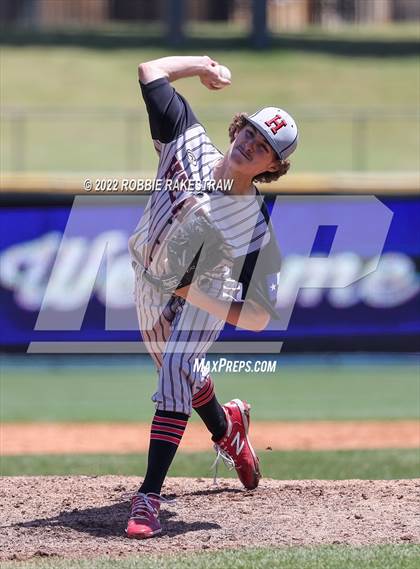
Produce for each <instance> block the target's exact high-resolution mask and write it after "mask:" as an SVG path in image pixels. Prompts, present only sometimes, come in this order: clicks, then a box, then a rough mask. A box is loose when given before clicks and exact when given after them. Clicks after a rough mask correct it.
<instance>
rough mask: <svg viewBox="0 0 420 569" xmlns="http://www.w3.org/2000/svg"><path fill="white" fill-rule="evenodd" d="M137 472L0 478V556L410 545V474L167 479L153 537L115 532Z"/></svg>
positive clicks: (414, 502) (414, 488) (121, 525)
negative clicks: (253, 481) (253, 482)
mask: <svg viewBox="0 0 420 569" xmlns="http://www.w3.org/2000/svg"><path fill="white" fill-rule="evenodd" d="M138 482H139V479H138V478H129V477H119V476H102V477H90V476H62V477H60V476H42V477H10V478H6V477H5V478H3V479H2V490H1V497H0V499H1V503H2V506H3V511H4V515H3V523H2V526H1V530H0V551H1V554H0V558H1V559H3V560H5V559H28V558H31V557H36V556H59V557H96V556H105V555H110V556H115V557H119V556H122V555H130V554H139V553H144V554H150V553H164V552H172V553H174V552H180V551H186V550H188V551H192V550H195V551H197V550H208V549H222V548H235V547H252V546H270V545H275V546H292V545H293V546H297V545H312V546H314V545H320V544H336V543H342V544H352V545H373V544H383V543H420V529H419V524H418V519H417V518H418V512H419V511H420V508H419V506H420V504H419V498H418V490H419V489H420V480H394V481H378V480H377V481H363V480H349V481H348V480H347V481H318V480H317V481H298V482H295V481H280V480H268V479H266V480H262V481H261V484H260V487H259V488H258V489H257V490H254V491H252V492H250V491H245V490H243V489H242V487H241V485H240V483H239V482H237V481H236V480H221V481H220V482H219V484H218V485H217V486H214V485H213V484H212V481H211V480H209V479H202V478H199V479H195V478H194V479H188V478H171V479H168V481H167V482H166V485H165V488H164V495H165V496H167V497H170V498H172V497H173V498H176V502H174V503H172V504H164V505H163V506H162V514H161V519H162V525H163V534H162V536H160V537H156V538H153V539H149V540H145V541H137V540H129V539H127V538H126V537H125V535H124V529H125V525H126V521H127V514H128V509H129V499H128V496H127V493H131V492H133V491H135V490H136V488H137V485H138Z"/></svg>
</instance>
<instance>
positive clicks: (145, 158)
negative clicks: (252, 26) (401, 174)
mask: <svg viewBox="0 0 420 569" xmlns="http://www.w3.org/2000/svg"><path fill="white" fill-rule="evenodd" d="M195 110H196V112H197V115H198V116H199V117H200V119H201V120H202V122H203V124H204V125H205V126H206V129H207V131H208V133H209V136H210V137H211V138H212V140H213V141H214V143H215V144H216V145H217V146H218V147H219V148H221V149H223V148H226V147H227V145H228V138H227V126H228V124H229V122H230V120H231V117H232V116H233V114H234V111H233V110H232V112H230V111H229V109H227V108H226V109H221V110H218V114H217V117H216V116H215V115H214V113H209V111H208V110H207V111H206V110H204V109H203V110H202V112H200V110H199V109H195ZM291 112H292V113H293V115H294V116H295V117H296V118H297V121H298V124H299V128H300V143H299V148H298V152H296V154H295V155H294V157H293V167H294V171H298V172H299V171H300V172H305V171H325V172H328V171H330V172H331V171H384V172H385V171H396V170H399V171H418V170H420V158H419V156H420V114H419V112H418V111H417V110H416V109H408V110H405V111H404V110H401V111H396V110H392V111H390V110H389V109H387V110H385V109H384V110H381V109H364V110H360V109H358V110H348V109H347V110H345V109H337V110H328V111H327V110H322V109H308V108H305V109H298V108H295V109H291ZM1 122H2V128H1V149H0V163H1V170H2V171H3V172H4V171H9V172H25V171H46V172H48V171H51V172H60V171H66V172H82V171H95V172H100V171H104V172H112V171H115V172H116V171H119V172H121V171H131V172H134V171H153V170H154V168H155V166H156V156H155V152H154V149H153V145H152V144H151V141H150V130H149V125H148V121H147V116H146V115H145V114H144V112H142V111H141V110H138V109H101V110H97V109H62V108H60V109H49V110H43V109H31V108H10V107H8V108H3V109H1Z"/></svg>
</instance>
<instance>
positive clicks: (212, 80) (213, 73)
mask: <svg viewBox="0 0 420 569" xmlns="http://www.w3.org/2000/svg"><path fill="white" fill-rule="evenodd" d="M200 81H201V83H202V84H203V85H204V86H205V87H207V89H210V91H218V90H219V89H223V88H224V87H227V86H228V85H230V83H231V82H230V81H229V79H225V78H224V77H221V76H220V75H219V64H218V62H217V61H215V60H214V59H211V58H210V57H208V56H207V55H205V56H204V67H203V71H202V72H201V73H200Z"/></svg>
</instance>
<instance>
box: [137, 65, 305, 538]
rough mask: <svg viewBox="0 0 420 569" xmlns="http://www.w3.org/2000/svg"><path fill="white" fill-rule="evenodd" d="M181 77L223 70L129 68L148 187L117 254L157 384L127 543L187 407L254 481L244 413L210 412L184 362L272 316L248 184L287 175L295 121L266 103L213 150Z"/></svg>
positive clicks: (266, 225)
mask: <svg viewBox="0 0 420 569" xmlns="http://www.w3.org/2000/svg"><path fill="white" fill-rule="evenodd" d="M192 76H196V77H198V78H199V79H200V81H201V83H202V84H203V85H204V86H205V87H207V88H208V89H211V90H218V89H222V88H224V87H226V86H228V85H229V84H230V79H229V74H228V73H226V68H223V67H221V66H219V64H218V63H217V62H216V61H214V60H213V59H211V58H210V57H207V56H202V57H201V56H199V57H195V56H180V57H165V58H161V59H157V60H154V61H148V62H146V63H142V64H140V65H139V80H140V87H141V92H142V95H143V99H144V102H145V105H146V109H147V112H148V115H149V122H150V130H151V134H152V139H153V142H154V145H155V148H156V151H157V153H158V156H159V166H158V172H157V181H159V186H157V187H158V188H159V191H157V190H155V192H153V193H152V195H151V197H150V198H149V201H148V203H147V206H146V209H145V212H144V215H143V217H142V219H141V220H140V222H139V225H138V227H137V228H136V230H135V232H134V234H133V235H132V236H131V238H130V240H129V249H130V253H131V257H132V262H133V268H134V271H135V302H136V308H137V314H138V320H139V325H140V330H141V333H142V337H143V340H144V342H145V345H146V346H147V349H148V351H149V353H150V355H151V356H152V358H153V360H154V362H155V365H156V369H157V373H158V383H157V389H156V392H155V393H154V395H153V397H152V400H153V401H154V403H155V407H156V412H155V415H154V418H153V421H152V425H151V434H150V445H149V454H148V466H147V471H146V475H145V477H144V480H143V483H142V484H141V486H140V488H139V491H138V492H137V493H136V494H135V495H134V496H133V497H132V500H131V513H130V517H129V521H128V526H127V530H126V532H127V535H128V537H130V538H138V539H142V538H147V537H152V536H154V535H157V534H159V533H161V525H160V521H159V509H160V505H161V503H162V502H163V501H164V498H162V497H161V495H160V493H161V488H162V485H163V482H164V480H165V477H166V475H167V472H168V469H169V467H170V465H171V462H172V460H173V458H174V456H175V453H176V450H177V448H178V445H179V443H180V441H181V439H182V435H183V433H184V430H185V428H186V426H187V422H188V419H189V417H190V415H191V412H192V409H194V410H195V411H196V412H197V413H198V415H199V416H200V418H201V419H202V420H203V422H204V423H205V425H206V427H207V429H208V430H209V431H210V433H211V437H212V441H213V443H214V446H215V450H216V452H217V458H222V459H223V460H224V461H225V463H226V464H228V465H230V466H231V467H234V468H235V469H236V471H237V474H238V477H239V479H240V480H241V482H242V484H243V485H244V486H245V488H247V489H254V488H256V487H257V486H258V482H259V479H260V476H261V475H260V469H259V462H258V458H257V456H256V454H255V452H254V450H253V448H252V446H251V443H250V440H249V436H248V431H249V416H250V406H249V405H248V403H247V402H245V401H242V400H241V399H233V400H232V401H230V402H228V403H226V404H225V405H221V404H220V403H219V402H218V400H217V398H216V395H215V389H214V384H213V380H212V378H211V377H210V375H208V374H207V375H206V373H205V372H204V371H196V368H195V366H194V361H195V360H196V359H197V358H199V359H201V358H203V357H204V356H205V354H206V353H207V351H208V349H209V348H210V346H211V345H212V344H213V342H215V341H216V340H217V338H218V336H219V334H220V332H221V330H222V328H223V326H224V324H225V322H229V323H230V324H233V325H235V326H240V327H241V328H245V329H249V330H256V331H259V330H263V329H264V328H265V327H266V326H267V324H268V322H269V320H270V317H271V316H275V310H274V307H273V305H272V301H271V300H270V294H269V290H267V289H268V285H267V278H266V277H267V275H270V274H271V275H272V274H274V273H277V272H278V271H279V270H280V253H279V250H278V247H277V243H276V239H275V235H274V233H273V230H272V228H271V225H270V220H269V214H268V211H267V208H266V206H265V204H264V200H263V199H262V197H261V196H260V194H259V193H258V191H257V189H256V187H255V185H254V182H255V181H264V182H270V181H273V180H277V179H278V178H279V177H280V176H282V175H284V174H286V173H287V171H288V169H289V166H290V164H289V161H288V160H287V158H288V157H289V156H290V154H291V153H292V152H293V151H294V150H295V148H296V145H297V140H298V132H297V126H296V123H295V121H294V120H293V119H292V117H291V116H290V115H289V114H288V113H286V112H285V111H284V110H282V109H280V108H278V107H267V108H264V109H261V110H259V111H257V112H256V113H254V114H253V115H250V116H248V115H246V114H245V113H239V114H237V115H235V116H234V118H233V120H232V122H231V124H230V126H229V138H230V146H229V148H228V150H227V152H226V153H225V154H222V153H221V152H220V151H219V150H218V149H217V148H216V147H215V146H214V145H213V143H212V142H211V140H210V139H209V137H208V136H207V134H206V131H205V129H204V127H203V126H202V125H201V123H200V121H199V120H198V118H197V117H196V116H195V114H194V112H193V110H192V109H191V107H190V105H189V103H188V102H187V101H186V100H185V98H184V97H182V95H180V94H179V93H178V92H177V91H176V90H175V89H174V88H173V86H172V82H174V81H175V80H178V79H182V78H183V77H192ZM225 182H229V184H227V186H226V187H228V188H229V191H224V186H223V184H224V183H225Z"/></svg>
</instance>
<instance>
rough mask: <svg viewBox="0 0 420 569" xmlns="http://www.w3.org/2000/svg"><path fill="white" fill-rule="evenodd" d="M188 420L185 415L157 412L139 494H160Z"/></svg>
mask: <svg viewBox="0 0 420 569" xmlns="http://www.w3.org/2000/svg"><path fill="white" fill-rule="evenodd" d="M188 418H189V417H188V415H185V414H184V413H172V412H171V411H159V410H158V411H156V413H155V416H154V417H153V422H152V426H151V431H150V446H149V456H148V462H147V472H146V476H145V477H144V480H143V484H142V485H141V486H140V489H139V492H143V493H144V494H148V493H149V492H153V493H154V494H160V491H161V489H162V485H163V482H164V480H165V478H166V475H167V473H168V470H169V467H170V466H171V463H172V460H173V458H174V456H175V453H176V451H177V449H178V445H179V443H180V442H181V439H182V435H183V434H184V431H185V427H186V426H187V421H188Z"/></svg>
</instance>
